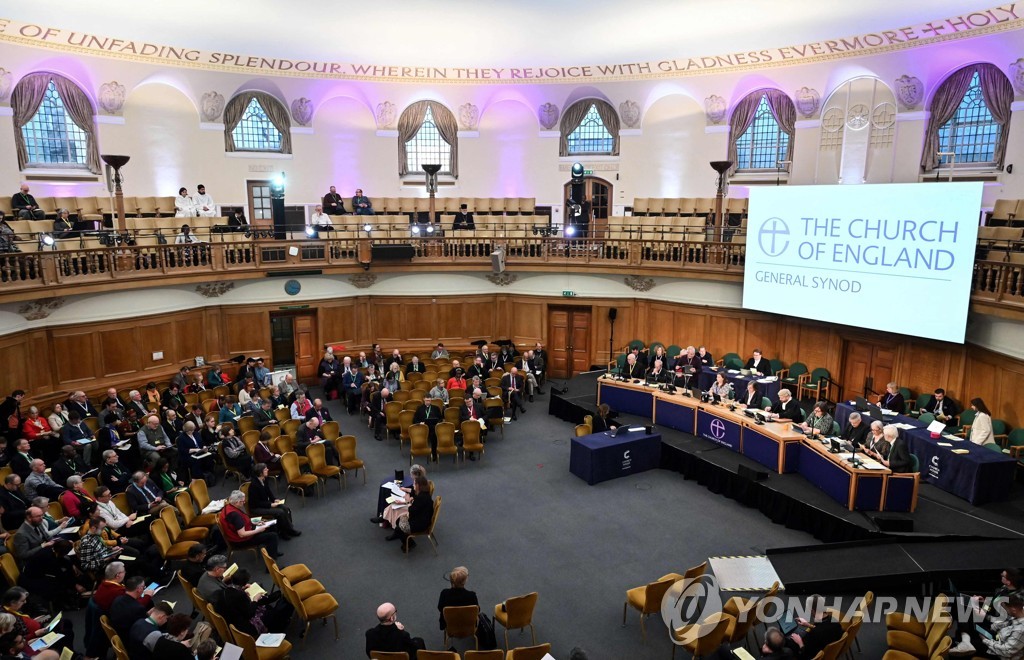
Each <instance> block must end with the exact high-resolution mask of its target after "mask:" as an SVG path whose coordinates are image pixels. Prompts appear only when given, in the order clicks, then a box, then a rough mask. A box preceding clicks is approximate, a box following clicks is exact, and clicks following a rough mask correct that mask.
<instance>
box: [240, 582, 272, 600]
mask: <svg viewBox="0 0 1024 660" xmlns="http://www.w3.org/2000/svg"><path fill="white" fill-rule="evenodd" d="M245 593H247V594H248V595H249V600H251V601H254V602H255V601H257V600H259V599H260V598H261V597H263V595H264V594H265V593H267V590H266V589H264V588H263V587H261V586H260V585H258V584H256V583H255V582H253V583H252V584H250V585H249V586H248V587H246V589H245Z"/></svg>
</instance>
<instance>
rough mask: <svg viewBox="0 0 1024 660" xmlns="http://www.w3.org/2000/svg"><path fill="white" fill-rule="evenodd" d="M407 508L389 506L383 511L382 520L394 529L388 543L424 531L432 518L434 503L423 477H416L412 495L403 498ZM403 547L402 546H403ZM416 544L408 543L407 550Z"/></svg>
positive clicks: (428, 485)
mask: <svg viewBox="0 0 1024 660" xmlns="http://www.w3.org/2000/svg"><path fill="white" fill-rule="evenodd" d="M405 504H406V505H408V506H395V505H394V504H391V505H389V506H388V507H387V508H386V509H384V516H383V517H384V520H386V521H387V522H388V523H390V524H391V526H392V528H394V532H392V534H391V536H389V537H387V540H388V541H395V540H399V541H404V540H405V537H407V536H408V535H409V534H413V533H420V532H423V531H426V530H427V528H428V527H430V520H431V519H432V518H433V516H434V501H433V500H432V499H430V484H429V482H428V481H427V478H426V477H425V476H419V477H416V478H415V479H414V480H413V482H412V493H411V494H410V495H406V496H405ZM403 545H404V544H403ZM414 547H416V542H415V541H413V540H410V541H409V549H410V550H411V549H412V548H414Z"/></svg>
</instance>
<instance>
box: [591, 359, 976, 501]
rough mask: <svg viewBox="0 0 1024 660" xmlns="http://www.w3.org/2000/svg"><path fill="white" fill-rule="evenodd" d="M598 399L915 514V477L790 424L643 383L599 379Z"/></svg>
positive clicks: (838, 494) (841, 493)
mask: <svg viewBox="0 0 1024 660" xmlns="http://www.w3.org/2000/svg"><path fill="white" fill-rule="evenodd" d="M597 401H598V403H606V404H608V406H609V407H610V408H612V409H613V410H615V411H617V412H624V413H628V414H631V415H636V416H638V417H642V418H645V419H651V420H653V421H654V423H655V424H657V425H659V426H664V427H667V428H672V429H676V430H678V431H683V432H685V433H690V434H693V435H697V436H699V437H702V438H705V439H707V440H710V441H711V442H714V443H717V444H719V445H721V446H722V447H725V448H727V449H730V450H732V451H735V452H737V453H740V454H742V455H744V456H746V457H748V458H751V459H752V460H754V461H756V462H758V463H760V464H761V465H763V466H765V467H767V468H768V469H770V470H772V471H773V472H776V473H778V474H784V473H787V472H799V473H800V474H801V475H802V476H803V477H804V478H805V479H807V480H808V481H810V482H811V483H813V484H814V485H816V486H817V487H818V488H820V489H821V490H822V491H824V492H825V493H826V494H828V495H829V496H831V497H832V498H833V499H835V500H836V501H837V502H839V503H840V504H842V505H843V506H845V507H847V508H848V509H849V510H851V511H853V510H861V511H913V510H914V508H915V507H916V505H917V489H918V482H919V480H918V477H917V475H896V474H893V473H892V472H891V471H890V470H887V469H886V470H868V469H865V468H859V467H853V466H852V465H850V464H849V463H848V462H846V461H844V460H843V459H842V458H840V457H839V456H837V455H835V454H831V453H829V452H828V450H827V449H826V448H825V447H824V446H823V445H822V444H821V443H820V442H819V441H817V440H809V439H807V438H806V436H804V435H803V434H802V433H801V432H799V431H796V430H793V426H792V425H791V424H790V423H788V422H784V423H778V422H767V423H758V422H757V421H755V420H754V419H752V418H750V417H748V416H747V415H745V414H743V412H742V407H741V406H735V410H729V408H728V407H727V406H724V405H721V404H718V405H716V404H709V403H703V402H701V401H700V400H699V399H697V398H694V397H690V396H683V395H682V394H678V393H677V394H669V393H666V392H662V391H660V390H658V389H657V388H656V387H650V386H647V385H644V384H643V383H632V382H621V381H615V380H611V379H606V378H599V379H598V381H597ZM990 453H991V452H990Z"/></svg>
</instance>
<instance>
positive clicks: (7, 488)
mask: <svg viewBox="0 0 1024 660" xmlns="http://www.w3.org/2000/svg"><path fill="white" fill-rule="evenodd" d="M30 506H31V503H30V502H29V500H28V498H27V497H25V495H23V494H22V492H21V477H19V476H18V475H16V474H9V475H7V476H6V477H4V487H3V488H0V507H3V514H2V515H0V523H2V524H3V527H4V529H18V527H20V526H21V524H22V523H23V522H25V512H26V511H28V508H29V507H30Z"/></svg>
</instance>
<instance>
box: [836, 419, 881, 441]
mask: <svg viewBox="0 0 1024 660" xmlns="http://www.w3.org/2000/svg"><path fill="white" fill-rule="evenodd" d="M879 426H881V422H879ZM870 430H871V429H870V428H869V427H868V425H867V424H865V423H864V418H863V417H862V416H861V414H860V413H859V412H852V413H850V416H849V417H848V418H847V419H846V427H845V428H843V432H842V433H840V434H839V437H840V438H841V439H842V440H849V441H850V443H851V444H853V445H857V446H862V445H863V444H864V443H865V442H867V438H868V433H869V432H870Z"/></svg>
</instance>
